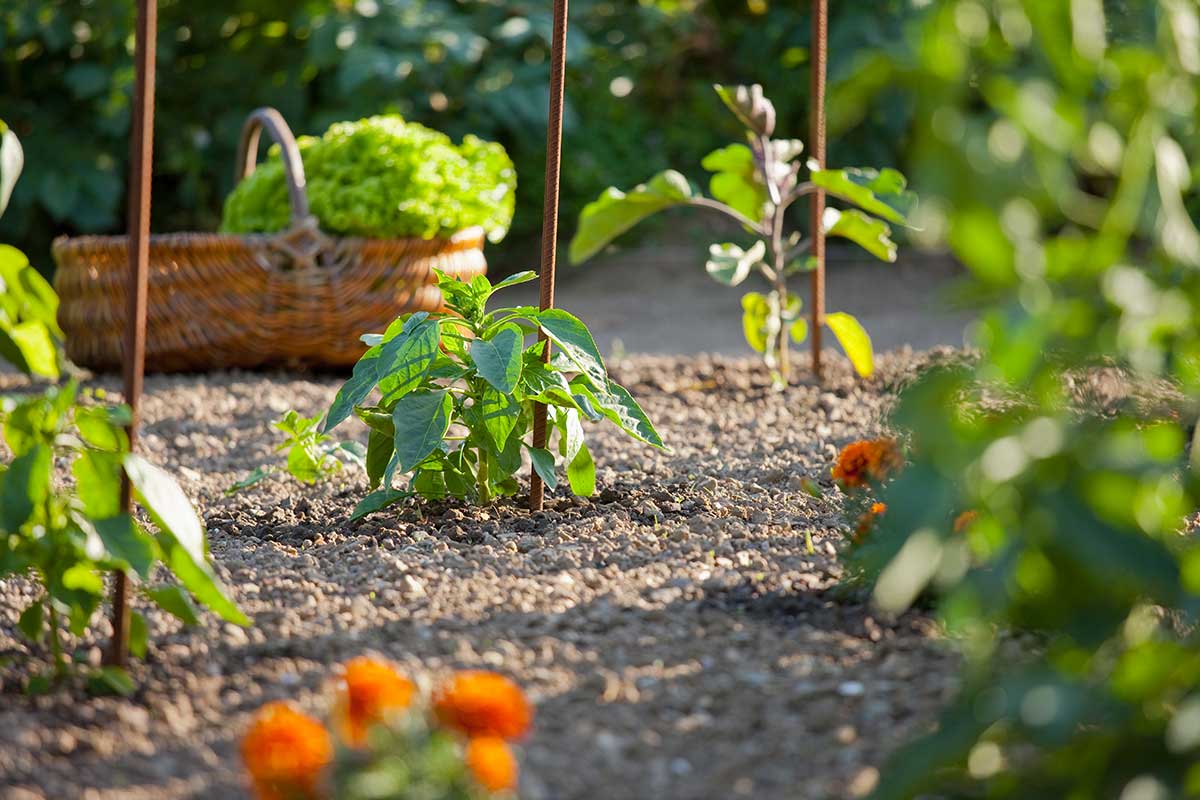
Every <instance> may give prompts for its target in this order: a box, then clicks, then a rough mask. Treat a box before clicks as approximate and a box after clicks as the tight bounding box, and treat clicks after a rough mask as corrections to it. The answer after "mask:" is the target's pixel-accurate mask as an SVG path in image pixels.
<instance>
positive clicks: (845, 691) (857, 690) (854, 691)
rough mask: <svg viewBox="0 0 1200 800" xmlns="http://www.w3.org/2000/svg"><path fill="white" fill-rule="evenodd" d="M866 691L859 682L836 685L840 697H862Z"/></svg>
mask: <svg viewBox="0 0 1200 800" xmlns="http://www.w3.org/2000/svg"><path fill="white" fill-rule="evenodd" d="M866 691H867V687H865V686H863V685H862V683H861V682H859V681H845V682H844V683H840V684H838V687H837V693H838V694H840V695H841V696H842V697H862V696H863V695H864V694H865V693H866Z"/></svg>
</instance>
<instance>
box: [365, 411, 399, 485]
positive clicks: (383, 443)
mask: <svg viewBox="0 0 1200 800" xmlns="http://www.w3.org/2000/svg"><path fill="white" fill-rule="evenodd" d="M388 422H389V423H390V422H391V418H390V417H389V418H388ZM395 438H396V431H395V428H392V430H391V432H390V433H385V432H383V431H377V430H375V429H374V428H372V429H371V434H370V436H368V437H367V458H366V469H367V480H368V481H370V484H371V488H372V489H375V488H377V487H378V486H379V484H380V481H382V480H383V476H384V473H385V472H386V471H387V468H388V464H389V463H390V462H391V460H392V457H393V456H394V455H395V453H396V443H395Z"/></svg>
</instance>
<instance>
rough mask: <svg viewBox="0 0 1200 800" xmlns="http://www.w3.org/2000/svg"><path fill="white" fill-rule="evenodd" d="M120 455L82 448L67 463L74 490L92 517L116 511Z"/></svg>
mask: <svg viewBox="0 0 1200 800" xmlns="http://www.w3.org/2000/svg"><path fill="white" fill-rule="evenodd" d="M123 458H124V456H123V455H121V454H118V453H106V452H103V451H96V450H84V451H82V452H80V454H79V457H78V458H76V459H75V463H74V464H72V465H71V472H72V474H73V475H74V476H75V491H76V493H77V494H78V495H79V499H80V500H82V501H83V507H84V510H85V511H86V512H87V515H88V516H89V517H91V518H92V519H107V518H108V517H115V516H116V515H117V514H118V513H120V510H121V508H120V506H121V494H120V493H121V461H122V459H123Z"/></svg>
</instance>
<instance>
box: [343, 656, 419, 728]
mask: <svg viewBox="0 0 1200 800" xmlns="http://www.w3.org/2000/svg"><path fill="white" fill-rule="evenodd" d="M415 690H416V687H415V686H414V685H413V682H412V681H410V680H409V679H408V678H405V677H404V676H403V675H401V674H400V673H398V672H396V670H395V669H394V668H392V666H391V665H390V664H388V663H387V662H385V661H381V660H379V659H375V658H369V657H367V656H360V657H359V658H355V659H352V660H351V661H348V662H346V665H345V667H344V668H343V670H342V678H341V691H340V692H339V693H338V700H337V706H336V707H335V709H334V720H335V721H336V723H337V728H338V733H339V734H340V735H341V737H342V739H344V740H345V741H346V743H347V744H349V745H351V746H353V747H361V746H362V745H363V744H365V743H366V740H367V730H368V729H369V728H370V727H371V726H372V725H375V724H377V723H379V722H382V721H383V720H384V719H385V718H386V717H387V716H388V715H389V714H392V713H394V712H396V711H401V710H403V709H406V708H408V706H409V704H410V703H411V702H412V696H413V692H414V691H415Z"/></svg>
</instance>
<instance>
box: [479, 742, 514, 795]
mask: <svg viewBox="0 0 1200 800" xmlns="http://www.w3.org/2000/svg"><path fill="white" fill-rule="evenodd" d="M467 767H468V768H469V769H470V770H471V774H472V775H474V776H475V780H476V781H477V782H478V783H479V785H480V786H482V787H483V788H485V789H487V790H488V791H489V792H510V791H512V790H513V789H516V788H517V759H516V757H515V756H514V755H513V754H512V750H510V749H508V745H507V744H505V742H504V740H503V739H501V738H500V737H499V736H476V737H475V738H473V739H471V741H470V742H469V743H468V744H467Z"/></svg>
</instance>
